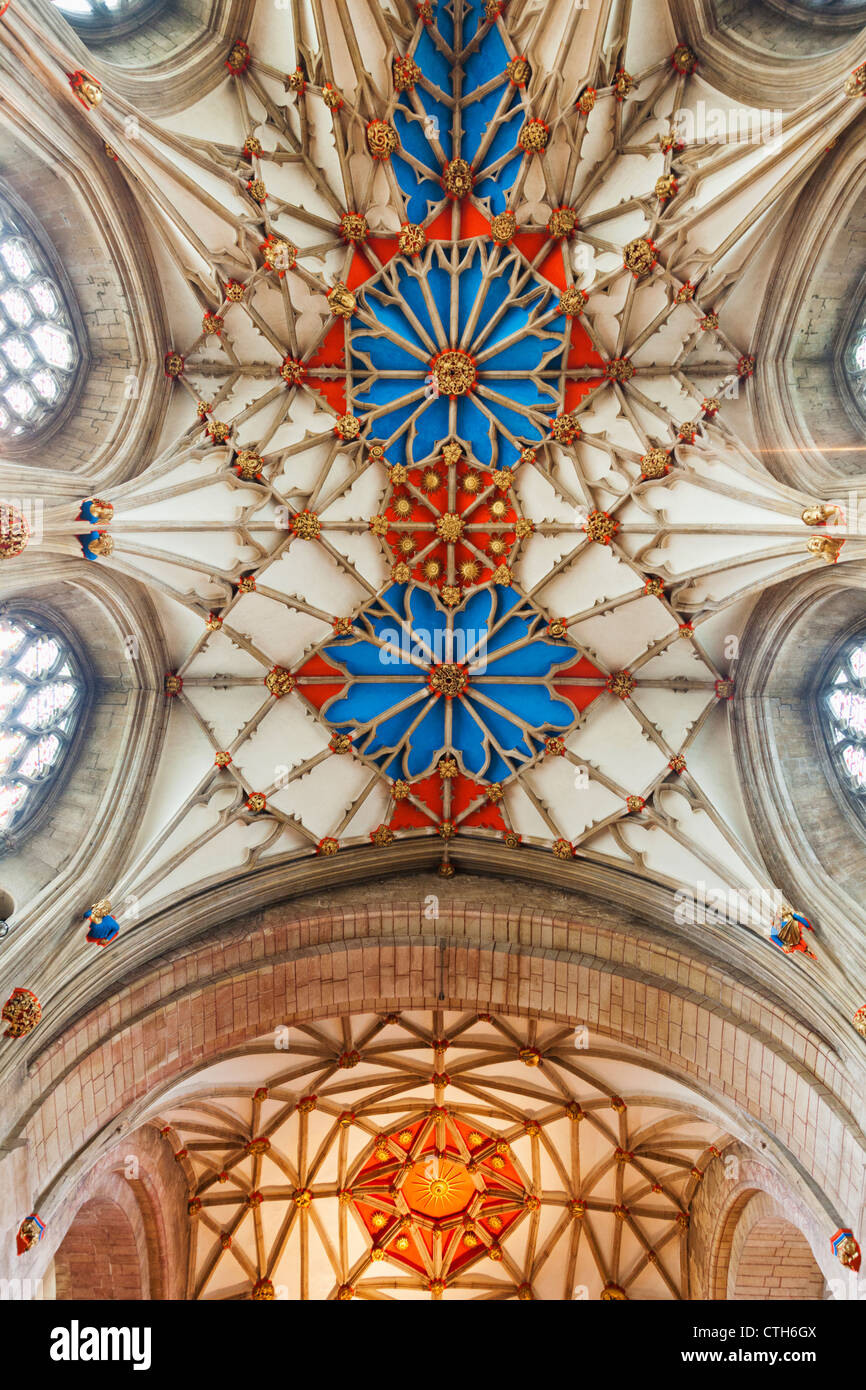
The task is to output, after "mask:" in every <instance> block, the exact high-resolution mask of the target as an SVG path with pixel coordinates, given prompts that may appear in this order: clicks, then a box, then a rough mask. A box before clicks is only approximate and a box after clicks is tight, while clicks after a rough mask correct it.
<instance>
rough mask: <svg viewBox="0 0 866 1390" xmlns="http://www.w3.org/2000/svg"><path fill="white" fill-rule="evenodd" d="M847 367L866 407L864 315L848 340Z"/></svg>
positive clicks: (859, 396) (858, 399)
mask: <svg viewBox="0 0 866 1390" xmlns="http://www.w3.org/2000/svg"><path fill="white" fill-rule="evenodd" d="M845 369H846V371H847V373H848V379H849V381H850V382H851V387H852V389H853V391H854V395H855V396H856V398H857V401H858V403H859V405H860V407H861V408H862V409H866V321H864V319H863V318H862V317H861V318H860V319H859V320H858V322H857V325H856V327H855V329H854V332H853V333H852V334H851V338H850V340H849V342H848V348H847V351H846V353H845Z"/></svg>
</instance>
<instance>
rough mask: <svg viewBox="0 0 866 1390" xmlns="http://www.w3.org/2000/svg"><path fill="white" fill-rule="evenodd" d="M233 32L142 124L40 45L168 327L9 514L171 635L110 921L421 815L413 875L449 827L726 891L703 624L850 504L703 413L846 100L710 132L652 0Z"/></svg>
mask: <svg viewBox="0 0 866 1390" xmlns="http://www.w3.org/2000/svg"><path fill="white" fill-rule="evenodd" d="M248 38H249V42H248V43H247V42H246V41H241V40H238V42H236V43H235V44H234V45H233V46H232V47H231V50H230V52H228V54H227V69H228V71H227V74H226V80H225V83H224V84H223V86H222V87H221V88H220V90H219V91H218V92H217V93H211V94H210V95H209V96H208V97H207V98H205V99H203V101H202V102H201V103H199V104H198V105H197V106H193V107H191V108H189V109H188V110H187V111H186V112H184V113H181V114H177V115H172V116H170V117H167V118H166V119H165V120H164V121H163V122H162V123H161V124H159V123H157V122H155V121H153V120H151V119H149V118H147V117H145V116H144V115H142V114H136V113H134V112H133V110H132V108H131V107H130V106H129V104H128V103H127V102H125V101H124V100H123V99H121V98H120V97H116V96H113V95H112V93H111V92H110V90H108V89H106V91H105V93H104V96H100V93H99V92H98V91H97V90H95V89H94V87H93V84H90V85H89V86H88V84H87V82H86V77H85V78H79V79H78V86H77V91H78V96H79V97H80V99H81V106H82V107H83V108H85V109H83V110H82V111H81V118H82V119H83V120H89V121H91V122H92V123H93V126H94V129H95V131H96V132H98V134H99V136H100V138H104V139H105V141H106V151H105V155H106V159H108V160H111V161H112V162H116V165H117V171H118V173H119V174H120V175H121V176H122V177H123V178H125V179H126V180H127V182H128V184H129V187H130V188H131V189H132V190H133V192H134V194H135V196H136V197H137V198H138V199H139V201H140V203H141V205H142V207H143V208H144V209H145V210H146V212H147V214H148V220H149V224H150V226H151V228H152V232H153V236H154V247H155V254H156V255H157V256H158V258H159V260H160V264H161V268H162V273H163V277H164V282H165V286H166V293H167V297H168V298H169V300H170V302H171V313H172V322H173V332H174V341H173V342H172V343H167V344H166V358H165V371H166V373H167V375H169V376H170V377H171V379H172V380H173V382H174V395H173V402H172V409H171V411H170V415H169V423H168V425H167V427H166V430H165V431H164V437H163V442H162V448H161V450H160V452H159V454H158V456H157V457H155V458H153V459H150V460H148V461H147V462H146V466H145V467H144V468H143V469H142V471H141V473H140V474H139V476H138V477H137V478H135V479H134V480H132V481H130V482H128V483H126V484H124V485H123V486H120V487H118V488H116V489H114V490H113V491H112V494H111V497H110V499H109V501H108V504H107V505H105V504H103V503H97V504H94V505H90V504H88V508H87V509H86V511H85V513H84V514H83V515H84V516H85V517H86V520H87V525H86V526H83V525H82V521H81V519H80V518H79V519H77V520H73V519H72V516H71V513H70V511H69V509H68V508H67V509H66V511H65V512H63V511H62V510H61V509H59V508H57V509H54V510H52V511H51V512H49V513H47V515H46V522H45V534H44V539H43V544H45V545H46V546H48V547H51V546H55V547H57V548H58V549H64V548H66V549H67V550H70V549H72V548H77V547H79V545H80V547H81V548H82V549H83V550H84V554H85V561H84V562H93V563H97V564H100V565H106V566H109V567H111V568H113V569H114V570H115V571H116V572H118V573H120V574H122V575H124V576H127V577H128V578H129V579H131V580H135V581H138V582H140V583H141V584H143V585H145V586H147V587H148V589H149V590H150V591H151V592H152V594H153V595H154V598H155V601H156V603H157V605H158V607H159V611H160V615H161V617H162V619H163V622H164V625H165V628H166V633H167V637H168V641H169V646H170V649H171V651H172V654H173V656H172V659H173V667H172V670H171V671H170V672H169V673H168V674H167V677H166V688H165V693H166V696H167V698H169V699H170V700H171V701H172V709H171V720H170V727H169V731H168V736H167V741H166V747H165V751H164V756H163V761H162V766H161V768H160V770H159V773H158V775H157V776H156V778H155V780H154V783H153V787H152V790H151V793H150V796H149V799H148V801H147V803H146V804H145V805H144V806H143V807H142V814H141V831H140V835H139V842H138V849H137V853H136V855H135V856H133V857H132V858H131V859H130V861H129V863H128V865H127V867H126V870H125V872H124V873H123V875H122V876H121V878H120V880H119V881H118V882H117V883H114V884H105V885H99V892H104V893H106V894H107V893H110V895H111V897H112V898H113V899H115V900H117V901H123V900H124V899H127V900H131V901H132V902H133V903H134V905H135V906H134V918H133V921H135V920H138V921H141V920H144V919H146V917H147V914H148V913H150V912H152V911H153V910H154V909H155V908H156V907H157V906H158V905H159V904H162V903H165V902H167V901H172V900H174V901H176V900H177V899H178V898H179V897H182V896H183V895H184V894H186V893H189V892H191V891H192V890H193V888H194V887H195V886H200V885H203V884H207V885H210V884H213V883H215V882H219V881H221V880H222V879H227V878H229V877H231V876H234V875H237V874H240V873H243V872H244V871H246V870H249V869H250V868H253V867H256V866H263V865H268V864H271V865H273V864H286V865H290V864H291V863H292V862H293V861H296V860H298V859H300V858H302V857H305V856H310V855H326V856H331V855H334V854H339V853H340V852H341V851H342V850H345V849H346V848H351V847H352V846H358V845H367V846H369V844H370V842H372V844H373V845H374V846H376V847H377V850H378V851H379V852H380V853H381V855H382V856H383V859H382V864H383V871H386V870H387V855H388V850H389V846H391V845H392V844H393V843H395V841H397V840H399V839H401V838H405V837H422V836H427V837H438V838H439V839H440V840H441V845H442V866H443V872H444V873H446V874H447V873H449V872H451V871H452V864H453V860H454V858H455V856H456V857H457V858H458V860H459V846H460V843H461V837H472V838H475V839H480V840H482V841H484V840H491V839H492V840H498V841H500V842H502V841H504V843H505V844H506V845H507V846H508V847H510V848H511V849H512V850H513V852H514V854H515V855H520V854H532V852H533V851H542V850H543V851H545V852H546V853H550V852H551V851H552V853H553V854H554V855H556V857H557V858H558V859H559V860H562V861H566V862H567V861H571V860H574V859H576V858H577V859H580V860H582V861H584V862H587V863H591V864H597V865H599V866H613V867H616V868H620V869H622V868H625V869H628V870H630V871H632V872H633V873H634V874H635V875H637V876H638V877H643V878H645V879H651V880H652V881H653V882H655V883H661V884H665V885H667V886H668V887H670V888H671V889H674V888H678V887H680V886H681V885H682V884H684V883H685V884H692V885H693V884H696V883H699V882H701V881H703V882H706V883H709V884H712V885H715V886H717V887H721V888H722V889H725V890H728V891H729V893H730V895H731V897H730V900H729V902H728V905H727V908H726V909H725V915H726V916H727V918H728V920H729V921H731V922H732V923H736V922H737V921H738V920H739V921H741V922H742V923H743V924H744V925H746V924H748V923H749V922H751V925H752V926H753V927H754V926H755V925H756V919H755V918H754V916H750V914H751V912H752V907H753V905H752V904H743V903H741V901H740V898H739V897H738V894H740V895H741V896H742V895H748V893H749V892H750V891H757V890H763V889H766V890H769V889H770V888H771V885H770V884H769V883H768V880H767V873H766V870H765V869H764V868H763V866H762V865H761V862H760V858H759V855H758V852H757V849H756V847H755V845H754V842H753V840H752V837H751V833H750V831H749V827H748V823H747V819H746V816H745V813H744V810H743V807H742V803H741V801H740V798H739V795H738V792H737V790H736V788H735V787H734V786H733V779H732V777H731V775H730V773H729V771H728V768H729V766H730V748H731V745H730V733H729V729H728V727H727V724H728V716H729V709H730V701H731V700H732V699H735V698H736V687H735V680H734V679H733V673H734V668H735V664H736V650H737V641H738V636H737V634H739V633H740V631H741V629H742V626H743V623H744V621H745V620H746V617H747V614H748V610H749V607H750V605H751V603H752V602H753V600H754V598H755V597H756V596H757V595H758V594H759V593H761V592H762V591H763V590H764V589H765V588H766V587H767V586H769V585H771V584H774V583H777V582H778V581H780V580H782V579H785V578H786V577H788V576H792V575H794V574H799V573H801V572H802V571H803V570H804V569H805V568H806V567H809V566H816V567H817V566H822V565H824V564H825V563H827V562H831V563H835V562H836V561H837V560H841V561H842V562H844V561H845V560H848V559H851V558H856V557H857V556H860V555H862V554H863V545H862V542H860V541H858V540H856V539H851V538H848V539H846V532H845V529H844V525H843V524H841V523H842V522H843V518H841V517H840V516H839V515H837V514H836V513H835V512H833V511H832V509H826V508H821V507H816V506H815V504H814V499H813V498H811V497H809V496H808V495H806V494H800V493H798V492H796V491H795V490H793V489H791V488H789V487H786V486H784V485H783V484H781V483H778V482H777V481H775V480H774V479H772V478H771V477H770V476H769V475H768V473H767V471H766V469H765V468H764V466H763V464H762V462H761V460H760V457H759V456H758V455H757V454H756V453H754V452H753V451H752V449H751V448H750V447H749V444H748V442H747V430H746V431H744V432H743V433H742V434H741V432H739V431H738V429H737V428H736V427H735V426H736V424H737V422H738V421H739V422H740V423H747V412H746V411H745V410H744V408H743V407H744V393H746V392H748V391H749V390H750V385H749V382H750V378H751V375H752V372H753V370H754V364H755V356H754V354H755V353H756V352H759V351H760V343H757V344H755V343H753V342H752V341H751V340H750V332H751V325H752V324H753V323H754V321H755V315H756V309H757V305H756V304H754V303H752V302H750V301H751V299H752V298H753V295H752V294H751V293H747V294H744V293H743V292H742V287H743V284H744V283H745V282H747V277H748V271H749V266H750V264H751V262H752V261H753V260H754V258H755V257H756V256H758V255H759V254H760V250H761V247H762V245H763V244H764V243H765V241H766V239H767V238H768V237H769V236H770V235H771V234H772V233H773V231H774V230H775V229H777V228H778V227H779V225H780V224H781V222H782V220H783V219H784V216H785V213H786V209H787V207H788V206H789V204H790V201H791V199H792V198H793V197H794V196H795V194H796V192H797V191H798V190H799V189H800V188H801V187H802V186H803V184H804V182H805V181H806V180H807V179H808V177H809V175H810V173H811V172H812V171H813V170H814V168H815V167H816V164H817V162H818V161H819V160H820V158H821V155H822V152H823V151H824V150H825V149H826V146H827V143H828V140H832V139H833V138H834V136H835V135H837V134H838V133H839V132H840V131H841V130H842V129H843V128H844V126H845V125H846V124H847V123H848V122H850V121H851V120H852V119H853V117H854V116H855V115H856V114H857V112H858V110H859V99H857V100H852V98H851V97H850V96H848V95H846V94H845V92H844V91H843V90H842V85H841V82H840V85H839V90H838V92H836V93H834V94H832V95H831V96H830V97H828V99H827V100H826V101H825V102H824V104H823V106H822V108H821V110H820V111H816V110H814V109H812V108H809V109H808V110H805V109H804V111H802V112H799V113H798V112H794V113H789V114H787V115H786V116H785V118H784V120H783V121H782V123H781V125H780V126H779V128H778V129H776V128H775V127H773V126H772V125H771V126H770V127H768V126H767V123H766V120H765V117H766V116H767V114H768V113H760V112H751V113H748V114H750V121H751V124H750V125H749V127H748V130H747V131H746V134H745V137H743V132H742V129H741V130H740V132H739V136H738V137H737V138H734V139H730V138H726V134H727V135H729V134H730V120H729V121H728V126H727V127H725V120H724V116H725V112H727V113H728V115H729V116H731V112H732V111H734V112H736V108H732V107H731V105H730V103H728V102H727V101H726V99H724V98H722V97H718V95H717V94H713V93H712V92H711V91H710V89H708V88H707V87H706V84H705V83H703V80H702V78H701V76H700V71H699V69H698V70H696V66H697V65H696V59H695V57H694V55H693V53H692V52H691V51H690V50H689V49H688V48H687V47H686V46H685V45H683V44H681V43H677V36H676V35H675V34H674V32H673V30H672V26H671V25H670V22H669V18H668V15H667V12H666V10H665V8H664V6H663V5H662V4H659V5H655V4H652V5H650V4H646V5H645V4H643V3H642V4H641V5H639V6H638V5H630V4H628V3H626V4H622V5H615V6H612V5H607V6H606V5H600V6H596V7H593V8H592V9H581V8H579V7H577V6H574V5H573V4H559V5H546V6H543V7H542V6H539V5H537V4H533V3H532V2H531V0H528V2H525V0H511V3H496V2H495V0H487V3H482V0H451V3H440V4H438V5H436V4H428V3H422V4H419V5H418V6H415V7H411V6H410V5H409V4H408V3H405V0H399V3H394V4H393V5H391V6H386V5H384V4H379V3H376V0H369V3H363V4H362V3H358V4H353V5H352V6H351V7H350V6H348V5H347V4H346V3H344V0H333V3H324V0H311V3H309V4H306V3H302V2H301V0H293V4H292V6H291V8H290V10H288V11H280V12H278V13H277V14H276V15H270V14H269V15H268V16H265V15H264V14H263V15H262V16H261V17H260V18H259V19H257V20H256V23H255V25H254V27H253V29H252V31H251V32H250V34H249V36H248ZM82 84H84V85H82ZM707 98H711V99H712V100H714V101H716V108H714V109H717V110H718V111H720V112H721V113H722V118H721V124H720V125H718V124H717V126H716V127H714V128H713V129H712V130H710V129H702V128H701V126H700V122H699V121H698V119H697V113H698V110H699V106H700V103H703V104H704V107H706V104H707ZM738 119H739V117H738V116H736V114H735V115H734V116H731V120H733V121H734V124H736V122H737V120H738ZM131 120H132V121H133V126H130V121H131ZM130 130H133V134H132V136H130ZM756 130H757V132H758V134H757V136H755V131H756ZM837 522H838V523H840V524H839V525H836V524H835V523H837ZM828 523H830V524H828ZM82 531H86V535H84V536H83V537H82V538H81V540H80V542H79V541H76V540H74V539H73V536H74V535H75V534H77V533H80V532H82ZM843 544H844V550H843V549H842V546H843ZM79 553H80V550H79ZM94 887H95V888H96V885H94ZM762 911H763V909H762ZM759 916H760V914H759ZM757 925H758V928H759V929H761V923H760V922H758V923H757ZM767 925H768V922H767V920H766V918H764V920H763V927H764V928H766V926H767ZM737 929H738V928H737V927H736V926H732V930H733V931H736V930H737Z"/></svg>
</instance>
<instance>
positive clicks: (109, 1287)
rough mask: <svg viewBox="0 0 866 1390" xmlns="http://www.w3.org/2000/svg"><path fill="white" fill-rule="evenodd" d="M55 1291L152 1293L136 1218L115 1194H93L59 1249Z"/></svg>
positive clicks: (86, 1295) (75, 1294)
mask: <svg viewBox="0 0 866 1390" xmlns="http://www.w3.org/2000/svg"><path fill="white" fill-rule="evenodd" d="M54 1278H55V1297H56V1298H57V1299H58V1301H61V1302H67V1301H70V1300H73V1299H81V1298H83V1299H100V1300H104V1299H141V1298H147V1297H149V1290H147V1285H148V1283H149V1281H148V1279H147V1271H146V1270H144V1271H143V1270H142V1268H141V1261H140V1256H139V1250H138V1246H137V1244H136V1239H135V1232H134V1230H133V1228H132V1222H131V1221H130V1219H129V1217H128V1216H127V1214H126V1212H125V1211H124V1210H123V1208H122V1207H121V1206H119V1205H118V1203H117V1202H115V1201H113V1200H112V1199H111V1198H110V1197H91V1198H90V1199H89V1200H88V1201H86V1202H85V1203H84V1204H83V1206H81V1207H79V1209H78V1211H77V1213H76V1215H75V1219H74V1220H73V1222H72V1225H71V1226H70V1227H69V1230H68V1231H67V1232H66V1235H65V1236H64V1237H63V1240H62V1242H61V1243H60V1245H59V1246H58V1248H57V1251H56V1252H55V1255H54Z"/></svg>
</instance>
